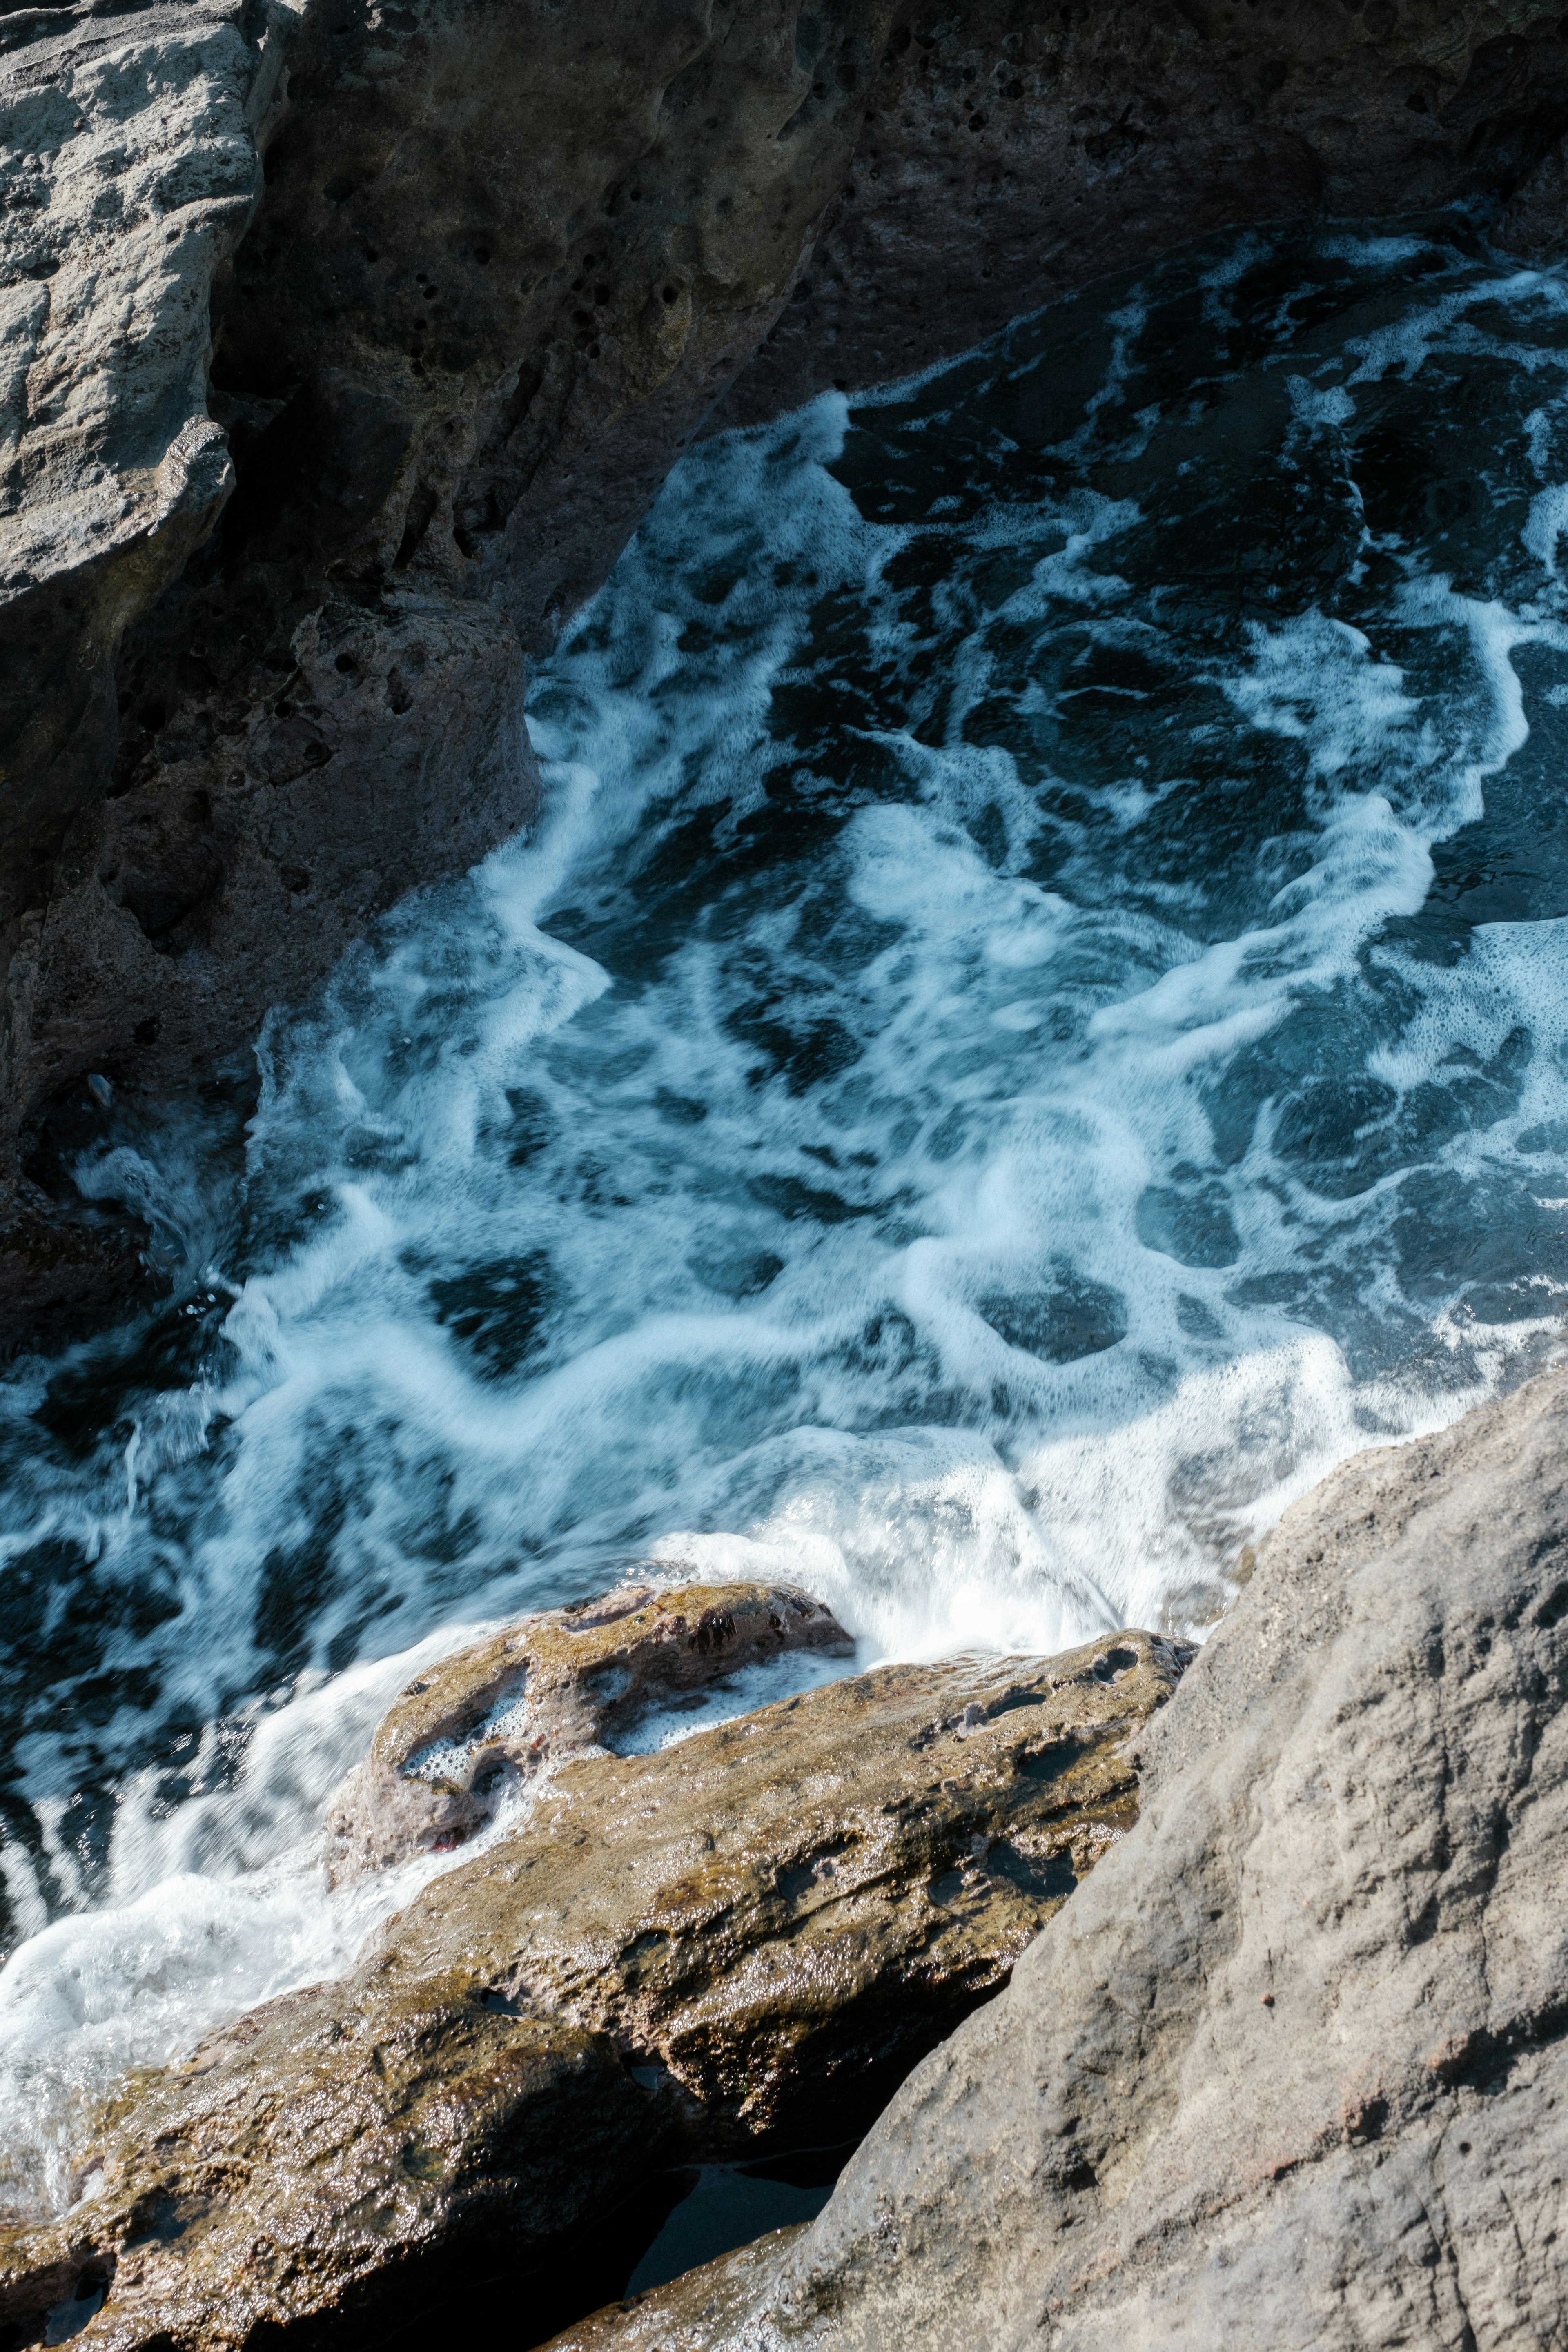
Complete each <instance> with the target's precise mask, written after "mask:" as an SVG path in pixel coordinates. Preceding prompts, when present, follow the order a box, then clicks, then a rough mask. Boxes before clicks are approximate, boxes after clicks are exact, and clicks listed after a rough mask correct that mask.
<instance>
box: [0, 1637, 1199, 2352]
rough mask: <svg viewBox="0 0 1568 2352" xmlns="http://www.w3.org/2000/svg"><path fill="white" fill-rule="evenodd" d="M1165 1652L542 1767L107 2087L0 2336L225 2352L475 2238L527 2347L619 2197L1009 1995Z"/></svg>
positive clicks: (798, 2120) (1094, 1660) (770, 1716)
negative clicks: (534, 1784)
mask: <svg viewBox="0 0 1568 2352" xmlns="http://www.w3.org/2000/svg"><path fill="white" fill-rule="evenodd" d="M616 1622H625V1621H624V1620H623V1621H616ZM1184 1655H1185V1654H1184V1652H1183V1651H1182V1650H1181V1649H1179V1648H1178V1647H1177V1646H1176V1645H1173V1644H1172V1643H1165V1642H1162V1641H1160V1640H1159V1639H1158V1638H1156V1637H1154V1636H1152V1635H1149V1634H1147V1633H1121V1634H1118V1635H1116V1636H1115V1637H1114V1638H1113V1639H1112V1640H1110V1641H1109V1642H1107V1643H1102V1644H1100V1645H1090V1646H1089V1647H1088V1648H1085V1649H1082V1650H1079V1651H1076V1652H1072V1653H1069V1654H1067V1655H1066V1656H1064V1657H1061V1658H1058V1659H1055V1660H1047V1661H1041V1660H1037V1659H1036V1660H1030V1659H1021V1658H1016V1659H1006V1660H996V1659H988V1660H979V1659H974V1660H968V1661H961V1662H958V1663H955V1664H947V1665H937V1666H885V1667H882V1668H879V1670H877V1671H876V1672H874V1673H872V1674H869V1675H861V1676H858V1677H855V1678H853V1679H846V1680H841V1681H838V1682H835V1683H830V1684H827V1685H823V1686H820V1687H818V1688H816V1689H815V1690H813V1691H810V1692H808V1693H806V1694H804V1695H802V1696H795V1697H790V1698H785V1699H783V1700H780V1701H778V1702H775V1704H774V1705H773V1706H768V1707H764V1708H763V1709H762V1710H760V1711H759V1712H758V1713H756V1714H754V1715H751V1716H747V1717H740V1718H737V1719H735V1720H733V1721H731V1722H729V1723H726V1724H722V1725H721V1726H719V1727H717V1728H715V1729H713V1730H710V1731H706V1732H701V1733H698V1734H695V1735H694V1736H693V1737H692V1738H689V1739H687V1740H685V1741H683V1742H681V1743H680V1744H679V1745H678V1746H676V1747H673V1748H665V1749H662V1750H660V1751H658V1752H656V1753H653V1754H650V1755H644V1756H626V1757H616V1756H613V1755H605V1754H602V1753H599V1754H592V1755H586V1756H578V1757H575V1758H573V1759H568V1760H567V1761H566V1762H565V1763H564V1764H563V1765H562V1767H561V1768H560V1769H559V1770H558V1771H557V1772H556V1773H555V1774H554V1776H553V1777H552V1779H550V1780H548V1781H547V1782H546V1783H545V1784H544V1785H543V1786H542V1788H541V1790H540V1793H539V1796H538V1799H537V1801H536V1804H535V1806H534V1810H533V1811H532V1814H531V1818H530V1820H529V1822H528V1824H527V1826H526V1827H525V1828H524V1829H522V1830H521V1832H518V1833H516V1834H514V1835H513V1836H511V1837H510V1838H507V1839H504V1840H502V1841H501V1842H500V1843H496V1844H493V1845H492V1846H491V1847H490V1848H489V1851H488V1852H485V1853H479V1854H476V1855H474V1856H473V1857H471V1858H470V1859H468V1860H467V1861H465V1862H463V1863H460V1864H456V1865H454V1866H453V1867H452V1868H451V1869H449V1870H448V1871H447V1873H446V1874H445V1875H444V1876H442V1877H439V1878H437V1879H436V1880H434V1881H433V1882H432V1883H431V1884H429V1885H427V1886H426V1888H425V1889H424V1891H423V1892H422V1893H421V1895H419V1896H418V1897H417V1898H416V1900H415V1901H414V1902H413V1903H412V1904H410V1905H409V1906H408V1907H407V1908H406V1909H405V1911H404V1912H402V1913H401V1914H400V1915H399V1916H396V1917H395V1918H394V1919H392V1920H391V1921H390V1922H389V1923H388V1924H387V1925H386V1926H385V1927H384V1928H383V1929H382V1930H381V1931H380V1932H379V1934H378V1935H377V1936H376V1937H375V1938H374V1941H373V1943H372V1945H371V1947H370V1948H368V1949H367V1951H366V1952H365V1953H364V1954H363V1957H362V1958H361V1960H360V1962H359V1963H358V1965H357V1966H356V1967H355V1968H354V1969H353V1971H352V1972H351V1973H350V1974H349V1975H348V1976H347V1977H345V1978H343V1979H341V1980H339V1981H337V1982H334V1983H331V1984H327V1985H321V1986H316V1987H314V1988H311V1989H310V1990H304V1991H300V1992H297V1993H292V1994H289V1995H288V1996H287V1997H286V1998H284V1999H283V2000H278V2001H274V2002H272V2003H270V2004H268V2006H267V2007H265V2008H263V2009H260V2010H258V2011H254V2012H253V2013H251V2014H250V2015H248V2016H246V2017H244V2018H241V2019H240V2020H238V2021H237V2022H236V2023H235V2024H232V2025H229V2026H227V2027H225V2028H223V2029H222V2030H221V2031H220V2032H216V2033H215V2034H213V2035H211V2036H209V2037H208V2039H207V2040H206V2041H205V2042H204V2043H203V2044H202V2045H201V2046H200V2048H198V2049H197V2050H196V2052H195V2053H194V2054H193V2055H192V2056H191V2057H190V2058H189V2059H188V2060H186V2061H185V2062H184V2063H179V2064H175V2065H172V2066H169V2067H165V2068H163V2069H157V2070H151V2071H148V2072H145V2073H142V2074H139V2075H136V2076H134V2077H132V2079H131V2080H130V2081H129V2082H128V2083H127V2084H125V2085H124V2086H123V2087H122V2089H121V2092H120V2094H119V2095H117V2097H116V2098H115V2099H114V2100H113V2102H112V2103H111V2104H110V2106H109V2107H108V2108H107V2109H106V2110H105V2111H104V2112H103V2113H102V2114H100V2116H98V2117H97V2118H96V2119H95V2120H94V2121H93V2122H92V2123H91V2125H90V2126H89V2127H87V2128H86V2129H85V2130H84V2133H83V2136H82V2139H81V2143H80V2146H79V2150H78V2154H77V2158H76V2178H77V2181H78V2184H79V2196H78V2200H77V2201H76V2202H75V2203H74V2204H73V2206H72V2207H71V2209H70V2210H69V2211H68V2213H66V2214H65V2215H64V2216H63V2217H61V2218H60V2219H59V2220H58V2221H55V2222H52V2223H49V2224H47V2225H44V2226H42V2227H38V2228H34V2229H23V2230H13V2231H9V2232H7V2233H4V2234H0V2328H4V2327H5V2326H7V2324H8V2325H9V2326H10V2327H11V2329H12V2330H13V2334H12V2336H11V2338H10V2340H11V2341H12V2342H13V2343H14V2344H18V2345H20V2344H27V2343H33V2342H37V2341H39V2340H42V2339H43V2337H44V2336H45V2335H46V2332H47V2333H48V2335H49V2338H50V2340H58V2336H59V2331H60V2329H61V2328H62V2327H63V2326H67V2325H69V2326H71V2327H72V2328H73V2329H76V2330H77V2333H76V2335H75V2338H74V2340H76V2341H78V2342H79V2344H80V2345H81V2346H82V2347H83V2352H99V2347H110V2346H112V2347H116V2352H132V2347H145V2352H153V2347H157V2352H219V2347H236V2346H241V2345H252V2344H258V2343H260V2342H261V2341H263V2340H266V2341H271V2340H273V2338H274V2336H275V2334H276V2333H278V2332H279V2331H283V2332H287V2331H289V2330H290V2329H293V2328H296V2327H301V2328H306V2329H309V2328H311V2327H314V2326H317V2325H318V2324H319V2323H321V2322H322V2321H324V2320H325V2319H327V2318H329V2317H333V2316H336V2315H349V2314H352V2313H354V2312H356V2311H358V2312H360V2313H362V2314H364V2315H367V2319H368V2318H375V2317H377V2315H379V2319H380V2321H381V2322H382V2323H384V2321H385V2318H386V2315H387V2313H388V2311H389V2309H390V2308H391V2307H392V2304H393V2300H394V2298H395V2299H396V2305H397V2308H398V2311H399V2314H400V2315H407V2314H408V2313H409V2312H410V2311H411V2310H413V2309H416V2308H417V2307H418V2305H419V2301H420V2298H421V2297H422V2296H428V2295H430V2294H432V2292H433V2289H432V2281H433V2280H434V2279H435V2278H436V2276H437V2268H436V2267H435V2266H436V2265H437V2264H438V2263H447V2264H448V2265H450V2263H453V2262H454V2261H464V2260H466V2261H468V2263H479V2260H480V2257H481V2254H482V2255H486V2256H488V2258H489V2260H490V2261H491V2262H492V2263H500V2262H502V2261H504V2262H506V2263H508V2265H509V2266H510V2269H511V2270H512V2271H514V2272H515V2274H516V2276H517V2278H518V2279H519V2281H520V2282H521V2285H520V2288H519V2293H520V2295H521V2297H522V2307H523V2308H524V2309H531V2310H534V2311H536V2313H537V2315H538V2318H539V2325H538V2326H537V2327H536V2329H535V2330H534V2332H533V2333H530V2323H529V2322H528V2321H527V2320H526V2318H525V2319H524V2320H523V2322H522V2323H521V2326H520V2333H521V2336H522V2339H523V2340H524V2341H533V2340H536V2336H542V2335H544V2334H546V2333H548V2332H549V2328H550V2327H551V2326H556V2325H558V2324H559V2319H560V2317H561V2316H563V2314H562V2313H561V2312H560V2310H559V2308H558V2307H557V2308H555V2310H554V2312H553V2314H552V2307H551V2305H550V2302H549V2293H548V2292H547V2288H548V2283H549V2280H550V2277H551V2275H552V2273H559V2271H560V2269H561V2267H562V2264H563V2262H566V2261H567V2260H568V2259H575V2256H574V2251H573V2250H574V2248H580V2247H581V2245H582V2244H583V2242H584V2233H587V2235H588V2236H589V2237H591V2238H593V2239H595V2240H598V2241H605V2242H607V2241H609V2240H612V2239H613V2238H614V2234H615V2231H616V2226H617V2224H616V2209H617V2207H619V2206H621V2205H622V2204H623V2202H624V2200H626V2199H627V2198H628V2197H629V2196H630V2195H631V2194H632V2192H633V2191H634V2190H635V2189H636V2188H637V2185H638V2183H639V2182H641V2183H644V2184H647V2182H648V2181H649V2180H650V2179H651V2177H652V2176H653V2175H655V2174H656V2173H657V2172H658V2170H659V2169H660V2168H666V2167H668V2166H669V2165H671V2164H673V2163H676V2162H679V2160H680V2159H681V2158H683V2157H685V2158H689V2157H690V2156H692V2155H704V2154H720V2153H724V2152H730V2151H733V2150H737V2149H745V2150H748V2151H754V2150H756V2149H759V2148H762V2147H767V2146H769V2145H778V2144H780V2143H789V2144H799V2143H801V2142H802V2141H810V2140H812V2139H814V2138H816V2139H821V2138H825V2137H826V2138H833V2139H837V2138H842V2137H846V2136H847V2135H848V2134H850V2133H853V2132H855V2131H857V2130H859V2129H861V2128H863V2127H864V2126H865V2124H866V2123H867V2122H868V2121H869V2119H870V2116H871V2114H872V2113H873V2112H874V2110H875V2106H876V2105H877V2104H878V2103H879V2100H880V2099H881V2098H883V2097H885V2096H886V2095H887V2093H888V2092H889V2090H890V2089H891V2088H892V2086H893V2084H894V2083H895V2082H896V2081H897V2079H898V2077H899V2076H900V2074H902V2073H903V2072H904V2071H905V2069H907V2067H908V2066H909V2065H910V2064H911V2063H913V2062H914V2061H915V2060H916V2059H917V2058H918V2057H919V2056H920V2055H921V2053H922V2052H924V2051H925V2050H927V2049H929V2048H930V2047H931V2043H932V2042H934V2041H935V2040H937V2039H938V2038H939V2037H940V2036H941V2035H942V2033H944V2032H948V2031H949V2030H951V2028H952V2025H953V2024H954V2023H955V2022H956V2021H958V2019H959V2018H961V2017H962V2016H963V2013H964V2011H966V2010H968V2009H969V2008H971V2007H973V2004H974V2003H975V2002H976V2001H977V2000H982V1999H984V1996H985V1995H986V1994H988V1993H990V1992H993V1991H994V1990H996V1989H997V1988H998V1987H999V1986H1000V1985H1002V1984H1004V1983H1005V1980H1006V1978H1007V1975H1008V1972H1009V1970H1010V1969H1012V1967H1013V1965H1014V1963H1015V1962H1016V1959H1017V1958H1018V1955H1019V1954H1020V1953H1021V1952H1022V1951H1023V1950H1024V1949H1025V1948H1026V1946H1027V1945H1028V1943H1029V1942H1030V1941H1031V1939H1032V1938H1033V1937H1035V1936H1036V1935H1037V1932H1038V1930H1039V1928H1040V1927H1041V1925H1042V1924H1043V1922H1044V1921H1045V1920H1047V1919H1048V1918H1049V1917H1051V1916H1052V1915H1053V1914H1054V1913H1055V1912H1057V1911H1058V1910H1059V1909H1060V1907H1061V1906H1062V1904H1063V1903H1064V1901H1065V1900H1066V1898H1067V1896H1068V1894H1069V1893H1070V1892H1071V1890H1072V1888H1073V1887H1074V1885H1076V1884H1077V1882H1078V1881H1079V1880H1080V1879H1082V1878H1083V1877H1084V1875H1085V1874H1086V1873H1088V1872H1089V1870H1091V1869H1092V1868H1094V1867H1095V1866H1097V1864H1099V1862H1100V1857H1101V1856H1102V1855H1103V1854H1105V1853H1109V1852H1110V1851H1111V1850H1112V1849H1113V1848H1114V1847H1115V1846H1116V1844H1117V1843H1118V1841H1119V1840H1121V1838H1123V1837H1124V1836H1125V1834H1126V1833H1127V1832H1128V1830H1129V1829H1130V1827H1131V1823H1132V1822H1133V1821H1134V1819H1135V1818H1136V1813H1137V1773H1138V1767H1137V1760H1136V1759H1137V1752H1138V1749H1139V1746H1140V1743H1141V1741H1142V1738H1144V1737H1145V1735H1146V1733H1147V1730H1148V1727H1149V1725H1150V1722H1151V1718H1152V1716H1153V1715H1154V1714H1155V1712H1156V1711H1157V1710H1158V1709H1159V1708H1160V1707H1161V1706H1163V1704H1164V1702H1165V1701H1166V1700H1167V1699H1168V1698H1169V1696H1170V1695H1171V1693H1172V1691H1173V1689H1174V1688H1175V1686H1176V1684H1177V1681H1178V1677H1179V1675H1180V1674H1181V1671H1182V1667H1183V1664H1184ZM636 2252H637V2248H636V2246H635V2245H632V2246H629V2247H628V2248H627V2249H626V2259H625V2263H624V2266H623V2268H622V2271H621V2273H620V2274H621V2275H622V2276H624V2275H625V2273H626V2270H627V2269H629V2268H630V2265H631V2262H632V2260H633V2259H635V2256H636ZM549 2292H553V2290H552V2289H550V2290H549ZM600 2293H601V2294H602V2293H603V2289H602V2288H601V2290H600ZM530 2297H532V2298H533V2300H532V2302H530V2301H529V2298H530ZM582 2299H583V2300H584V2301H586V2300H592V2299H593V2298H592V2296H591V2295H590V2294H586V2293H584V2295H583V2297H582ZM51 2314H52V2315H53V2316H52V2317H51ZM81 2321H85V2325H81V2326H79V2322H81Z"/></svg>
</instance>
